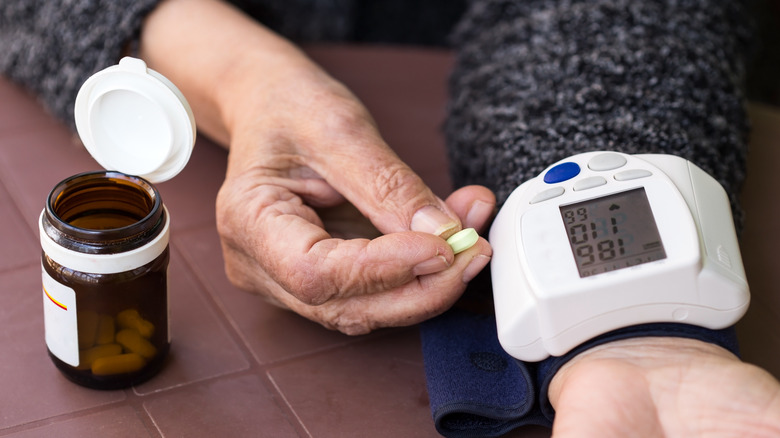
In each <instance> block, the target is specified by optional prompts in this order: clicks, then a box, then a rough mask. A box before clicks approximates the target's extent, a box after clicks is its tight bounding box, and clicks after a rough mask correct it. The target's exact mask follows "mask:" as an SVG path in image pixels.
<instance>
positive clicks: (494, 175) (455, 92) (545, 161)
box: [445, 0, 750, 218]
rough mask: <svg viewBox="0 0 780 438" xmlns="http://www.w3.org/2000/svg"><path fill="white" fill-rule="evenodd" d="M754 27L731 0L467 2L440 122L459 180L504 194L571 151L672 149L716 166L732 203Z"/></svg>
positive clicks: (741, 158)
mask: <svg viewBox="0 0 780 438" xmlns="http://www.w3.org/2000/svg"><path fill="white" fill-rule="evenodd" d="M748 22H749V19H748V17H747V16H746V13H745V12H744V10H743V8H742V7H741V5H740V4H739V2H718V1H701V0H648V1H641V2H637V1H631V0H588V1H577V0H570V1H565V0H527V1H522V2H518V1H502V0H488V1H480V2H476V3H474V4H473V5H472V7H471V9H470V10H469V11H468V12H467V13H466V15H465V17H464V20H463V21H462V22H461V23H460V24H459V26H458V28H457V29H456V32H455V34H454V37H453V38H454V45H455V49H456V53H457V65H456V67H455V71H454V74H453V75H452V78H451V87H450V89H451V103H450V111H449V113H450V114H449V118H448V119H447V122H446V128H445V130H446V137H447V144H448V150H449V157H450V163H451V169H452V172H451V173H452V177H453V179H454V181H455V184H456V186H463V185H467V184H482V185H485V186H487V187H489V188H490V189H492V190H493V191H495V193H496V195H497V197H498V200H499V203H503V201H505V200H506V198H507V197H508V196H509V194H510V193H511V192H512V190H513V189H514V188H515V187H516V186H518V185H519V184H520V183H522V182H524V181H526V180H528V179H530V178H532V177H534V176H536V175H538V174H539V173H540V172H541V171H542V170H543V169H544V168H545V167H547V166H548V165H550V164H552V163H554V162H556V161H558V160H561V159H563V158H566V157H567V156H570V155H573V154H576V153H580V152H585V151H591V150H610V151H621V152H626V153H666V154H673V155H678V156H681V157H684V158H686V159H688V160H691V161H692V162H694V163H696V164H697V165H699V167H701V168H702V169H704V170H705V171H707V172H708V173H710V174H711V175H713V176H714V177H715V178H716V179H717V180H718V181H719V182H720V183H721V184H723V186H724V187H725V189H726V191H727V192H728V193H729V195H730V197H731V201H732V205H733V206H735V207H736V206H737V205H738V202H737V195H738V193H739V188H740V186H741V184H742V181H743V179H744V177H745V160H746V149H747V148H746V145H747V134H748V124H747V118H746V114H745V110H744V108H743V94H742V88H741V87H742V81H743V76H744V68H743V62H744V59H743V54H744V53H746V52H747V50H746V46H747V45H748V44H749V43H750V41H749V35H750V28H749V27H748V26H747V25H746V23H748ZM735 210H736V208H735ZM735 216H736V218H739V217H741V215H740V214H739V212H738V211H737V212H736V215H735Z"/></svg>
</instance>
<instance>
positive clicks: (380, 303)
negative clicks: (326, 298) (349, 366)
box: [281, 239, 491, 335]
mask: <svg viewBox="0 0 780 438" xmlns="http://www.w3.org/2000/svg"><path fill="white" fill-rule="evenodd" d="M490 253H491V250H490V245H488V243H487V241H486V240H485V239H480V240H479V242H478V243H477V244H476V245H475V246H474V247H472V248H471V249H469V250H467V251H465V252H463V253H461V255H459V256H458V257H456V258H455V261H454V263H453V265H452V266H451V267H450V268H449V269H447V270H444V271H441V272H438V273H434V274H430V275H421V276H418V277H416V278H415V279H413V280H412V281H409V282H407V283H405V284H403V285H401V286H399V287H397V288H394V289H391V290H387V291H384V292H380V293H376V294H372V295H358V296H352V297H349V298H342V299H335V300H332V301H330V302H327V303H325V304H323V305H320V306H311V305H306V304H305V303H302V302H300V301H297V300H291V299H290V298H289V297H281V300H285V305H287V306H288V307H290V308H291V309H292V310H293V311H295V312H297V313H299V314H301V315H303V316H305V317H307V318H309V319H311V320H313V321H316V322H319V323H320V324H322V325H324V326H325V327H328V328H330V329H333V330H339V331H341V332H343V333H346V334H349V335H358V334H365V333H368V332H370V331H372V330H376V329H378V328H382V327H398V326H408V325H412V324H417V323H419V322H422V321H424V320H426V319H429V318H432V317H434V316H436V315H439V314H441V313H442V312H444V311H445V310H447V309H449V308H450V307H451V306H452V305H453V304H454V303H455V302H456V301H457V300H458V298H459V297H460V295H461V294H462V293H463V291H464V290H465V288H466V284H467V283H468V280H470V278H467V275H470V276H473V275H476V274H475V273H474V274H471V273H469V271H476V272H478V271H479V270H481V269H482V268H484V266H485V265H487V263H488V262H489V260H490Z"/></svg>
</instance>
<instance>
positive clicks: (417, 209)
mask: <svg viewBox="0 0 780 438" xmlns="http://www.w3.org/2000/svg"><path fill="white" fill-rule="evenodd" d="M256 90H257V94H256V95H255V96H253V99H251V100H252V101H253V102H254V105H253V107H252V108H251V109H250V110H249V111H247V112H246V113H245V114H247V117H245V118H242V119H241V121H240V122H238V123H236V125H235V128H234V129H233V132H234V133H235V135H234V136H233V137H232V138H231V146H230V147H231V151H230V159H229V165H228V172H227V177H226V179H225V183H224V185H223V186H222V189H221V191H220V194H219V197H218V202H217V219H218V226H219V232H220V236H221V237H222V243H223V252H224V255H225V259H226V267H227V272H228V276H229V277H230V278H231V280H232V281H233V282H234V283H235V284H237V285H238V286H240V287H242V288H244V289H246V290H250V291H256V292H258V293H261V294H263V295H266V296H268V297H269V298H272V299H273V300H274V301H275V302H277V303H280V304H282V305H283V306H286V307H289V308H290V309H292V310H294V311H296V312H297V313H300V314H301V315H303V316H306V317H307V318H310V319H312V320H314V321H317V322H319V323H321V324H323V325H325V326H326V327H329V328H333V329H337V330H340V331H342V332H344V333H349V334H359V333H365V332H368V331H370V330H372V329H374V328H377V327H383V326H397V325H408V324H413V323H416V322H419V321H421V320H423V319H426V318H429V317H431V316H434V315H436V314H438V313H441V312H442V311H444V310H446V309H447V308H449V307H450V306H451V305H452V304H453V303H454V301H455V300H456V299H457V298H458V297H459V296H460V294H461V293H462V292H463V290H464V288H465V286H466V283H467V282H468V281H469V280H470V279H471V278H472V277H473V276H474V275H476V273H477V272H479V270H481V269H482V268H483V267H484V266H485V265H486V264H487V262H488V260H489V256H490V254H491V250H490V247H489V245H488V244H487V242H486V241H485V240H484V239H481V240H480V242H478V244H477V245H476V246H475V247H473V248H471V249H470V250H468V251H466V252H464V253H461V254H459V255H458V256H457V257H455V256H453V254H452V251H451V249H450V248H449V246H448V245H447V243H446V242H445V240H444V239H443V237H447V236H449V235H451V234H452V233H454V232H455V231H458V230H459V229H460V228H461V221H460V218H463V219H464V221H466V225H467V226H473V227H477V228H481V227H483V226H484V225H485V223H486V221H487V219H488V217H489V216H490V213H491V211H492V209H493V205H494V203H495V201H494V199H493V195H492V194H491V193H490V192H489V191H488V190H487V189H484V188H480V187H467V188H464V189H461V190H460V191H458V192H456V193H455V194H453V195H452V196H451V197H450V199H449V200H448V202H447V203H445V202H443V201H441V200H440V199H438V198H437V197H436V196H435V195H434V194H433V193H432V192H431V191H430V189H428V188H427V187H426V186H425V184H424V183H423V182H422V180H421V179H420V178H419V177H418V176H417V175H415V174H414V173H413V172H412V171H411V169H409V168H408V167H407V166H406V165H405V164H404V163H403V162H401V160H400V159H399V158H398V157H397V156H396V155H395V154H394V153H393V152H392V151H391V150H390V149H389V148H388V146H387V145H386V144H385V143H384V142H383V141H382V139H381V137H380V136H379V134H378V132H377V129H376V127H375V125H374V123H373V121H372V120H371V118H370V116H369V115H368V113H367V112H366V110H365V109H364V108H363V107H362V105H361V104H360V103H359V102H358V101H357V100H356V99H355V98H354V97H353V96H352V95H351V94H350V93H349V92H348V91H347V90H346V89H345V88H344V87H343V86H341V85H340V84H338V83H336V82H335V81H333V80H332V79H330V78H329V77H328V76H326V75H324V74H322V73H321V72H319V71H318V70H317V69H314V68H311V69H301V70H297V71H295V72H290V73H289V74H286V75H283V77H280V78H277V79H275V80H274V81H273V83H270V84H265V85H264V86H262V87H258V88H257V89H256ZM348 201H349V202H351V204H346V202H348ZM350 205H354V206H355V207H356V210H353V211H354V213H355V214H354V215H349V214H346V215H345V214H341V215H340V216H337V217H336V219H337V220H335V221H331V222H330V223H326V222H325V221H324V218H325V217H324V216H322V215H321V214H320V212H321V211H318V209H321V208H331V209H332V208H333V207H335V206H347V207H349V206H350ZM345 210H346V212H347V213H349V208H347V209H345ZM329 213H332V211H331V212H329ZM330 216H332V214H331V215H330ZM364 216H365V218H368V219H369V220H370V223H371V225H373V227H376V229H378V231H379V233H376V232H375V231H374V228H373V227H372V226H370V225H368V224H367V222H366V220H365V218H364ZM367 225H368V226H367ZM380 233H381V234H380Z"/></svg>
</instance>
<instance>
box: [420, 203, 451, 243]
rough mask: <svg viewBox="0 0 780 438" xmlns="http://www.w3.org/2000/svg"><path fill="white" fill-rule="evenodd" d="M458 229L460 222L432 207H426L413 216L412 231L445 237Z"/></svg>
mask: <svg viewBox="0 0 780 438" xmlns="http://www.w3.org/2000/svg"><path fill="white" fill-rule="evenodd" d="M456 228H458V221H456V220H455V219H453V218H451V217H449V216H447V215H446V214H444V212H443V211H441V210H439V209H438V208H436V207H434V206H432V205H426V206H425V207H423V208H421V209H419V210H417V212H416V213H415V214H414V216H412V231H419V232H422V233H429V234H433V235H436V236H443V235H445V233H447V232H448V231H451V230H455V229H456Z"/></svg>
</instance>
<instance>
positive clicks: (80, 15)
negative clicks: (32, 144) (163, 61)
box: [0, 0, 159, 127]
mask: <svg viewBox="0 0 780 438" xmlns="http://www.w3.org/2000/svg"><path fill="white" fill-rule="evenodd" d="M158 1H159V0H3V2H2V3H0V72H2V74H4V75H5V76H7V77H9V78H10V79H12V80H14V81H16V82H19V83H21V84H22V85H24V86H25V87H27V88H28V89H30V90H31V91H32V92H34V93H35V94H36V95H38V97H39V99H40V100H41V101H42V102H43V103H44V104H45V106H46V107H47V108H48V109H49V110H50V111H51V112H52V113H53V114H54V115H55V116H56V117H58V118H60V119H62V120H63V121H64V122H65V123H67V124H68V125H69V126H71V127H73V126H74V121H73V103H74V101H75V100H76V93H77V92H78V90H79V88H80V87H81V85H82V84H83V83H84V81H85V80H86V79H87V78H88V77H89V76H90V75H91V74H93V73H95V72H96V71H98V70H101V69H103V68H105V67H108V66H110V65H113V64H115V63H116V62H117V61H119V59H120V57H121V56H122V53H123V50H125V49H126V48H129V47H131V45H132V44H133V43H134V41H136V40H137V38H138V35H139V33H140V28H141V24H142V21H143V19H144V17H145V16H146V14H148V13H149V12H150V11H151V10H152V9H153V8H154V6H155V5H156V3H157V2H158Z"/></svg>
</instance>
